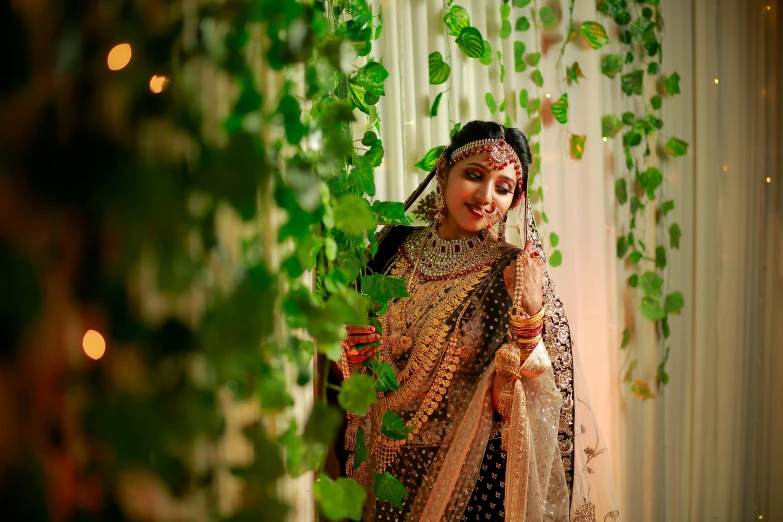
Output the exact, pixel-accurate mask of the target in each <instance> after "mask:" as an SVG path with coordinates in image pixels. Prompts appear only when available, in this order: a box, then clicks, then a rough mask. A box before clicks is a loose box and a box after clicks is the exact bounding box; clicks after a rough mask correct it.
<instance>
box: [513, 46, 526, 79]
mask: <svg viewBox="0 0 783 522" xmlns="http://www.w3.org/2000/svg"><path fill="white" fill-rule="evenodd" d="M525 69H527V65H525V43H524V42H520V41H516V42H514V70H515V71H516V72H524V71H525Z"/></svg>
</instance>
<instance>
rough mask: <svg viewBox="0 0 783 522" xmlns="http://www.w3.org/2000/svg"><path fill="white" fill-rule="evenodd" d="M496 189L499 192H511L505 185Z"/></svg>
mask: <svg viewBox="0 0 783 522" xmlns="http://www.w3.org/2000/svg"><path fill="white" fill-rule="evenodd" d="M497 189H498V192H500V193H501V194H511V191H510V190H509V189H508V188H507V187H503V186H500V187H497Z"/></svg>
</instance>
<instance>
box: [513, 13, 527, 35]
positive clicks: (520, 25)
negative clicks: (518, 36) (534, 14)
mask: <svg viewBox="0 0 783 522" xmlns="http://www.w3.org/2000/svg"><path fill="white" fill-rule="evenodd" d="M514 28H515V29H516V30H517V31H523V32H524V31H527V30H529V29H530V20H528V19H527V17H526V16H520V17H519V18H517V23H516V25H515V26H514Z"/></svg>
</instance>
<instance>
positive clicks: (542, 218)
mask: <svg viewBox="0 0 783 522" xmlns="http://www.w3.org/2000/svg"><path fill="white" fill-rule="evenodd" d="M542 194H543V192H542ZM541 221H543V222H544V223H549V218H547V217H546V212H542V213H541Z"/></svg>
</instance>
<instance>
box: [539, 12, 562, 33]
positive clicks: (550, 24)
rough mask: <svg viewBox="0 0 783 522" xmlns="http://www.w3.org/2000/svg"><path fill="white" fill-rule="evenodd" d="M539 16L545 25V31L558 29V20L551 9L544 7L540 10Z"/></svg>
mask: <svg viewBox="0 0 783 522" xmlns="http://www.w3.org/2000/svg"><path fill="white" fill-rule="evenodd" d="M538 16H539V17H540V18H541V23H542V24H543V25H544V30H545V31H551V30H552V29H554V28H555V27H557V24H558V19H557V16H556V15H555V12H554V11H553V10H552V8H551V7H542V8H541V9H539V10H538Z"/></svg>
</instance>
